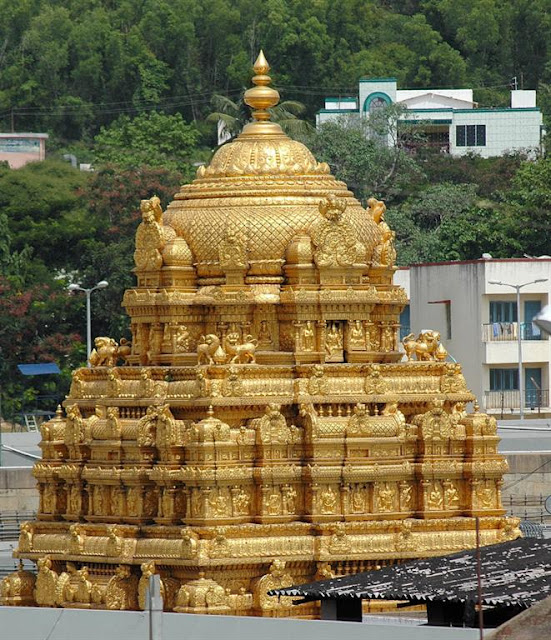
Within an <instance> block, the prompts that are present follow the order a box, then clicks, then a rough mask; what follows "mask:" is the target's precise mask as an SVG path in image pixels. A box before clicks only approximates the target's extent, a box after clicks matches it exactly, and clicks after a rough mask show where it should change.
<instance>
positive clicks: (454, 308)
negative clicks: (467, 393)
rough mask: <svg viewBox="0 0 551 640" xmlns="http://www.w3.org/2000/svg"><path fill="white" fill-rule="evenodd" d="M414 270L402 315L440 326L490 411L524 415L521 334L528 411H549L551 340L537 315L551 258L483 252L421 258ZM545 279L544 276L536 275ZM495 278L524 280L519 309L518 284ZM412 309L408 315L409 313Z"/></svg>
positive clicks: (416, 323) (415, 327) (550, 278)
mask: <svg viewBox="0 0 551 640" xmlns="http://www.w3.org/2000/svg"><path fill="white" fill-rule="evenodd" d="M408 273H409V280H410V282H409V289H410V309H409V311H405V312H404V315H403V323H404V324H406V323H407V322H408V320H409V322H410V325H411V331H412V332H414V333H416V334H417V333H419V332H420V331H422V330H423V329H436V330H438V331H440V334H441V336H442V342H443V343H444V346H445V347H446V349H447V350H448V352H449V354H450V356H451V357H452V358H454V359H456V360H458V361H459V362H461V364H462V365H463V372H464V374H465V378H466V380H467V385H468V386H469V388H470V389H471V390H472V391H473V393H474V394H475V395H476V396H477V397H478V399H479V402H480V405H481V406H482V407H483V408H484V409H485V410H486V411H487V412H489V413H492V414H495V415H496V416H497V417H501V415H503V417H504V418H508V417H518V415H519V405H520V399H519V391H518V389H519V386H518V385H519V380H518V378H519V376H518V340H517V337H518V335H519V333H518V332H520V336H521V347H522V363H523V367H522V369H523V375H522V381H521V382H522V385H523V389H524V391H525V393H524V406H525V414H526V417H530V416H533V417H538V416H540V417H541V416H544V415H546V414H547V415H551V407H550V402H549V383H550V380H551V375H550V374H551V371H550V369H551V346H550V341H549V339H548V336H547V335H545V334H543V333H542V332H541V331H540V330H539V329H538V328H537V327H536V326H535V325H534V324H533V323H532V319H533V318H534V316H535V315H536V314H537V313H538V312H539V311H540V309H541V308H542V307H544V306H546V305H547V304H549V302H550V300H549V298H550V293H551V258H549V257H543V258H537V259H532V258H526V259H522V258H520V259H517V258H515V259H506V260H495V259H487V260H484V259H481V260H469V261H464V262H460V261H458V262H441V263H434V264H418V265H413V266H411V267H410V268H409V269H408V270H405V269H401V270H399V271H398V272H397V275H398V280H397V281H399V283H400V284H403V282H404V280H405V279H407V274H408ZM541 279H547V281H546V282H537V283H535V282H534V280H541ZM497 282H502V283H508V284H512V285H522V284H525V283H531V284H527V286H524V287H522V288H521V289H520V310H517V302H516V291H515V289H514V288H513V287H510V286H504V285H499V284H496V283H497ZM408 313H409V314H410V319H409V317H408V316H407V314H408Z"/></svg>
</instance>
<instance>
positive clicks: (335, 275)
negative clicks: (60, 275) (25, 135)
mask: <svg viewBox="0 0 551 640" xmlns="http://www.w3.org/2000/svg"><path fill="white" fill-rule="evenodd" d="M254 69H255V72H256V75H255V77H254V78H253V83H254V85H255V86H254V87H253V88H251V89H249V90H248V91H247V92H246V93H245V101H246V102H247V104H248V105H250V106H251V107H252V109H253V121H252V122H251V123H250V124H247V125H246V126H245V128H244V129H243V132H242V133H241V135H239V136H238V137H237V138H236V139H235V140H233V141H231V142H229V143H228V144H225V145H224V146H223V147H221V148H220V149H219V150H218V151H217V153H216V154H215V155H214V157H213V159H212V162H211V164H210V165H209V166H208V167H200V168H199V170H198V172H197V178H196V179H195V180H194V181H193V182H192V183H191V184H189V185H185V186H183V187H182V188H181V190H180V192H179V193H177V194H176V196H175V198H174V201H173V202H172V203H170V205H169V206H168V208H167V209H166V211H164V212H163V211H162V209H161V203H160V202H159V199H158V198H156V197H153V198H151V199H150V200H145V201H143V202H142V206H141V212H142V221H141V223H140V225H139V227H138V230H137V233H136V250H135V253H134V258H135V274H136V277H137V286H136V287H134V288H132V289H130V290H128V291H127V292H126V293H125V296H124V301H123V304H124V306H125V307H126V310H127V312H128V314H129V316H130V319H131V330H132V341H131V343H128V342H125V343H123V341H120V342H121V344H117V342H116V341H115V340H112V339H111V338H107V337H99V338H97V339H96V342H95V344H96V349H95V350H94V352H93V353H92V356H91V364H92V365H94V366H92V368H85V369H79V370H78V371H75V372H74V374H73V381H72V385H71V391H70V394H69V396H68V397H67V399H66V401H65V402H64V407H65V414H63V411H62V410H61V408H60V410H59V411H58V414H57V415H56V417H55V418H54V419H53V420H51V421H49V422H47V423H45V424H44V425H43V426H42V429H41V431H42V442H41V448H42V460H41V461H40V462H38V463H37V464H36V465H35V467H34V475H35V477H36V480H37V482H38V488H39V491H40V507H39V513H38V516H37V519H36V520H35V521H34V522H28V523H25V524H24V525H23V526H22V528H21V535H20V539H19V546H18V549H17V552H16V556H18V557H20V558H28V559H31V560H33V561H35V562H36V563H37V565H38V575H37V577H36V578H35V577H34V575H32V574H29V573H28V572H24V571H23V570H22V569H20V570H19V572H17V573H15V574H12V575H11V576H9V577H8V578H6V579H5V580H4V582H3V583H2V591H1V594H2V596H1V597H2V602H3V603H5V604H20V605H27V604H37V605H40V606H59V607H91V608H98V609H99V608H103V609H139V608H142V609H143V608H144V607H145V591H146V587H147V584H148V580H149V577H150V576H151V575H153V574H155V573H158V574H160V577H161V592H162V595H163V599H164V606H165V609H167V610H169V611H181V612H190V613H233V614H243V615H268V616H274V615H276V616H277V615H283V616H286V615H293V614H294V615H306V616H313V615H316V605H315V604H314V603H311V604H309V605H306V606H305V607H301V608H300V609H302V611H300V610H298V609H297V610H293V609H292V605H291V601H290V599H288V598H281V599H277V598H273V597H269V596H268V595H267V591H268V590H269V589H274V588H278V587H286V586H289V585H291V584H293V583H295V584H296V583H304V582H308V581H311V580H314V579H316V578H322V577H323V578H326V577H329V576H332V575H341V574H344V573H347V572H350V571H361V570H366V569H370V568H373V567H376V566H378V565H380V564H382V563H385V562H390V561H397V560H398V561H400V560H405V559H408V558H415V557H419V556H423V557H426V556H430V555H437V554H444V553H449V552H454V551H457V550H460V549H464V548H467V547H472V546H474V545H475V543H476V532H475V517H479V518H480V528H481V540H482V543H483V544H489V543H493V542H498V541H502V540H508V539H511V538H514V537H516V536H517V535H519V530H518V528H517V525H518V521H516V520H511V519H508V518H506V517H505V516H504V510H503V508H502V504H501V497H500V487H501V484H502V476H503V473H504V472H505V471H506V469H507V466H506V462H505V460H504V459H503V457H502V456H500V455H499V454H498V453H497V443H498V438H497V435H496V423H495V420H494V419H492V418H490V417H488V416H486V415H484V414H482V413H479V411H478V408H477V407H476V406H475V411H474V413H471V414H467V413H466V411H465V405H466V403H469V402H472V401H474V397H473V395H472V394H471V393H470V392H469V391H468V390H467V388H466V385H465V380H464V378H463V375H462V373H461V367H460V365H458V364H455V363H449V362H446V361H445V360H446V351H445V349H444V347H443V346H442V345H441V343H440V336H439V335H438V334H437V333H436V332H431V331H424V332H422V333H421V334H420V335H419V336H417V337H415V336H414V335H413V334H412V335H410V336H408V337H407V338H406V339H405V340H404V347H405V351H406V354H407V361H404V362H402V359H403V356H404V354H403V352H401V351H400V350H399V349H398V345H397V332H398V329H399V320H398V319H399V314H400V311H401V310H402V308H403V307H404V305H405V304H406V303H407V299H406V295H405V293H404V291H403V290H402V289H401V288H400V287H398V286H396V285H394V284H393V283H392V279H393V273H394V271H395V267H394V261H395V257H396V252H395V249H394V233H393V232H392V231H391V230H390V228H389V227H388V225H387V223H386V222H385V205H384V203H382V202H379V201H377V200H375V199H371V200H369V202H368V208H367V209H364V208H363V207H362V206H361V204H360V203H359V202H358V200H356V199H355V198H354V196H353V194H352V193H351V192H350V191H349V190H348V189H347V187H346V185H345V184H344V183H342V182H340V181H338V180H336V179H335V178H334V177H333V176H332V175H331V174H330V171H329V167H328V166H327V164H325V163H318V162H316V160H315V158H314V157H313V156H312V154H311V153H310V151H309V150H308V149H307V148H306V147H305V146H304V145H302V144H300V143H299V142H296V141H293V140H290V139H289V138H288V137H287V136H286V135H285V134H284V133H283V131H282V130H281V128H280V127H279V125H278V124H276V123H274V122H271V121H270V113H269V108H270V107H273V106H275V105H276V104H277V102H278V99H279V95H278V93H277V91H275V90H274V89H272V88H270V87H269V84H270V77H269V76H268V75H267V74H268V70H269V66H268V63H267V62H266V60H265V58H264V55H263V54H262V53H261V54H260V56H259V58H258V60H257V62H256V64H255V66H254Z"/></svg>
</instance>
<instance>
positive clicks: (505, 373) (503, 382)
mask: <svg viewBox="0 0 551 640" xmlns="http://www.w3.org/2000/svg"><path fill="white" fill-rule="evenodd" d="M514 389H518V369H490V391H512V390H514Z"/></svg>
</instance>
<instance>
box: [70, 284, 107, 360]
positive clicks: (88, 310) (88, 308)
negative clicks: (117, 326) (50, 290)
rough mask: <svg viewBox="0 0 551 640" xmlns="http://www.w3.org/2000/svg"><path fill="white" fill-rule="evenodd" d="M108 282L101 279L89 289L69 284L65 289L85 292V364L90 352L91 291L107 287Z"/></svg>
mask: <svg viewBox="0 0 551 640" xmlns="http://www.w3.org/2000/svg"><path fill="white" fill-rule="evenodd" d="M108 286H109V283H108V282H107V280H101V281H100V282H98V283H97V285H96V286H95V287H92V288H91V289H85V288H84V287H81V286H80V285H79V284H70V285H69V286H68V287H67V289H68V290H69V291H71V292H73V291H84V293H85V294H86V364H87V366H90V354H91V353H92V312H91V306H90V297H91V295H92V292H93V291H96V290H97V289H105V287H108Z"/></svg>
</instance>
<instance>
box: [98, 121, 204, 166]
mask: <svg viewBox="0 0 551 640" xmlns="http://www.w3.org/2000/svg"><path fill="white" fill-rule="evenodd" d="M198 140H199V132H198V130H197V128H196V127H195V126H194V125H190V124H187V123H186V122H185V121H184V119H183V118H182V116H181V115H180V114H179V113H177V114H174V115H166V114H164V113H157V112H155V111H152V112H151V113H142V114H140V115H138V116H136V117H135V118H129V117H128V116H120V117H119V118H117V120H115V122H113V123H112V124H111V125H110V126H109V127H104V128H102V130H101V131H100V133H98V135H97V136H96V137H95V138H94V145H95V154H96V158H97V160H98V161H99V162H107V163H113V164H117V165H119V166H121V167H124V168H130V167H139V166H140V165H146V166H149V167H164V168H165V169H169V170H179V171H182V172H186V173H187V174H188V175H190V176H191V174H192V171H193V170H192V167H191V163H192V161H193V159H194V156H195V154H196V153H197V151H198V149H197V143H198Z"/></svg>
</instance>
